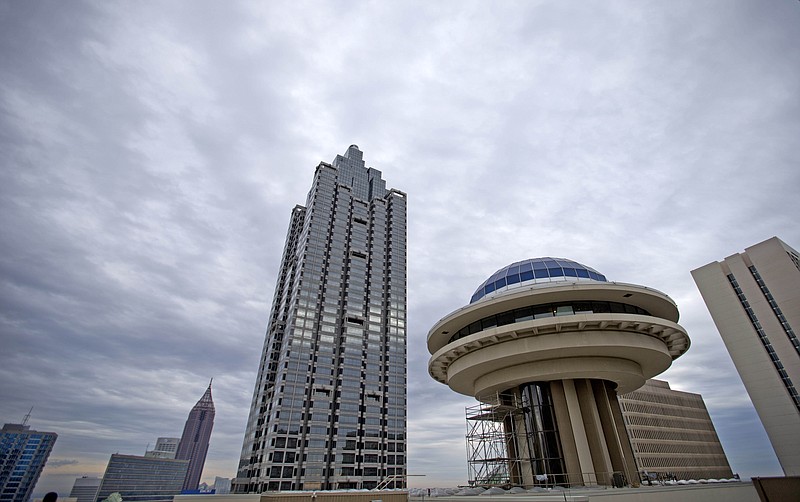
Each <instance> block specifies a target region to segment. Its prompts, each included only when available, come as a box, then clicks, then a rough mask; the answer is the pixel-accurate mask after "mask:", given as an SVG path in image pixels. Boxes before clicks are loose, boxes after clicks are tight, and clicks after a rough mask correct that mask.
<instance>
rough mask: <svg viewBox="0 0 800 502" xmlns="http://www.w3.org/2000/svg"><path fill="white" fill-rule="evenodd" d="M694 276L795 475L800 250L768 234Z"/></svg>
mask: <svg viewBox="0 0 800 502" xmlns="http://www.w3.org/2000/svg"><path fill="white" fill-rule="evenodd" d="M692 277H693V278H694V282H695V283H696V284H697V288H698V289H699V290H700V294H702V295H703V301H705V303H706V306H707V307H708V311H709V312H710V313H711V317H712V319H714V324H716V326H717V330H718V331H719V334H720V336H721V337H722V341H723V342H725V347H727V349H728V352H729V353H730V355H731V359H733V364H734V365H735V366H736V371H738V372H739V376H741V377H742V382H743V383H744V387H745V389H747V393H748V394H749V395H750V399H751V400H752V401H753V406H755V408H756V411H757V412H758V416H759V418H760V419H761V423H762V424H764V429H765V430H766V431H767V436H769V440H770V442H771V443H772V447H773V448H774V449H775V454H776V455H777V456H778V461H779V462H780V464H781V467H782V468H783V472H784V473H785V474H786V475H787V476H798V475H800V393H798V388H800V341H798V337H797V333H798V332H796V331H794V330H795V329H799V330H800V253H798V252H797V251H795V250H794V249H792V248H791V247H789V246H788V245H786V243H784V242H783V241H781V240H780V239H778V238H777V237H773V238H771V239H767V240H766V241H764V242H760V243H758V244H756V245H754V246H750V247H749V248H747V249H746V250H745V252H744V253H738V254H734V255H731V256H729V257H727V258H725V260H724V261H722V262H716V261H715V262H712V263H709V264H708V265H705V266H703V267H700V268H698V269H697V270H692Z"/></svg>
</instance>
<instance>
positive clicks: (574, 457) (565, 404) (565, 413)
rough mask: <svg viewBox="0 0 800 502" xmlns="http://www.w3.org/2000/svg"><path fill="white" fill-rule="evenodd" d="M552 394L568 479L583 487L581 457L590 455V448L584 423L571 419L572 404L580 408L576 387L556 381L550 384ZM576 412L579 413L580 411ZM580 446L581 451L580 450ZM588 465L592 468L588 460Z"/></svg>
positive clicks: (571, 482) (567, 382) (565, 382)
mask: <svg viewBox="0 0 800 502" xmlns="http://www.w3.org/2000/svg"><path fill="white" fill-rule="evenodd" d="M550 392H551V393H552V395H553V408H554V411H555V415H556V420H557V421H558V435H559V439H560V440H561V449H562V452H563V455H564V466H565V467H566V469H567V472H566V474H567V479H568V480H569V483H570V485H583V484H585V483H586V481H585V480H584V479H583V476H582V475H581V473H582V472H583V468H582V467H581V455H584V456H588V455H589V446H588V445H587V444H586V431H584V430H583V422H582V421H581V420H580V419H578V420H575V421H573V420H572V419H571V418H570V403H571V404H572V406H573V407H574V406H578V398H577V396H576V395H575V386H574V385H573V384H572V380H556V381H553V382H550ZM568 394H569V398H568V397H567V395H568ZM574 412H575V413H578V410H575V411H574ZM575 416H576V417H578V416H579V415H575ZM576 435H578V436H580V437H581V439H580V441H578V440H577V439H576ZM579 444H580V448H581V451H579V449H578V445H579ZM586 463H587V466H590V465H591V460H586Z"/></svg>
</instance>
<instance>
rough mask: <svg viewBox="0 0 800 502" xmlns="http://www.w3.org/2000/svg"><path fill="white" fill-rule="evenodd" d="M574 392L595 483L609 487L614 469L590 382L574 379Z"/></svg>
mask: <svg viewBox="0 0 800 502" xmlns="http://www.w3.org/2000/svg"><path fill="white" fill-rule="evenodd" d="M575 390H576V391H577V394H578V400H579V401H580V403H581V408H580V409H581V418H582V419H583V426H584V428H585V429H586V439H587V441H588V443H589V450H590V452H591V458H592V466H593V467H594V469H593V471H594V472H595V474H596V476H597V482H598V483H599V484H602V485H610V484H611V471H613V470H614V469H613V466H612V463H611V457H610V455H609V453H608V446H607V445H606V440H605V434H604V433H603V424H602V422H601V420H600V414H599V413H598V411H597V401H596V400H595V396H594V391H593V390H592V384H591V380H588V379H576V380H575Z"/></svg>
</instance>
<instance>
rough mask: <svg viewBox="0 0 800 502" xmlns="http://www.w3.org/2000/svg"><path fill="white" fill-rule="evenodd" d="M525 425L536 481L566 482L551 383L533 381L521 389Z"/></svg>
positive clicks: (529, 455)
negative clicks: (564, 480)
mask: <svg viewBox="0 0 800 502" xmlns="http://www.w3.org/2000/svg"><path fill="white" fill-rule="evenodd" d="M519 392H520V395H521V396H522V406H523V407H522V410H523V414H524V422H525V437H526V439H527V443H528V444H527V445H526V446H527V452H528V457H529V461H530V463H531V471H532V472H533V474H534V476H535V481H536V482H537V484H538V483H542V484H551V483H555V482H557V481H560V480H562V479H563V474H564V472H565V471H566V469H564V456H563V454H562V453H561V441H560V440H559V437H558V426H557V425H556V415H555V411H554V407H553V396H552V394H551V393H550V383H549V382H532V383H528V384H525V385H520V387H519Z"/></svg>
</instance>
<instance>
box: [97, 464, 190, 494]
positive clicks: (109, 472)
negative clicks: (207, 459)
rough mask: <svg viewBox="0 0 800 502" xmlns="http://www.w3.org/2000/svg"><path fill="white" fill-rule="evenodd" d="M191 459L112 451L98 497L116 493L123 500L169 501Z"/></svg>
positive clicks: (179, 484) (179, 489)
mask: <svg viewBox="0 0 800 502" xmlns="http://www.w3.org/2000/svg"><path fill="white" fill-rule="evenodd" d="M189 465H190V462H189V461H187V460H174V459H168V458H155V457H140V456H138V455H120V454H119V453H114V454H112V455H111V458H110V459H109V461H108V466H107V467H106V472H105V473H104V474H103V480H102V481H101V483H100V488H99V489H98V490H97V501H98V502H101V501H103V500H105V499H106V498H108V496H109V495H111V494H112V493H119V494H120V495H122V499H123V500H125V501H126V502H170V501H172V498H173V497H174V496H175V495H178V494H179V493H180V492H181V487H182V486H183V483H184V480H185V479H186V470H187V468H188V467H189Z"/></svg>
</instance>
